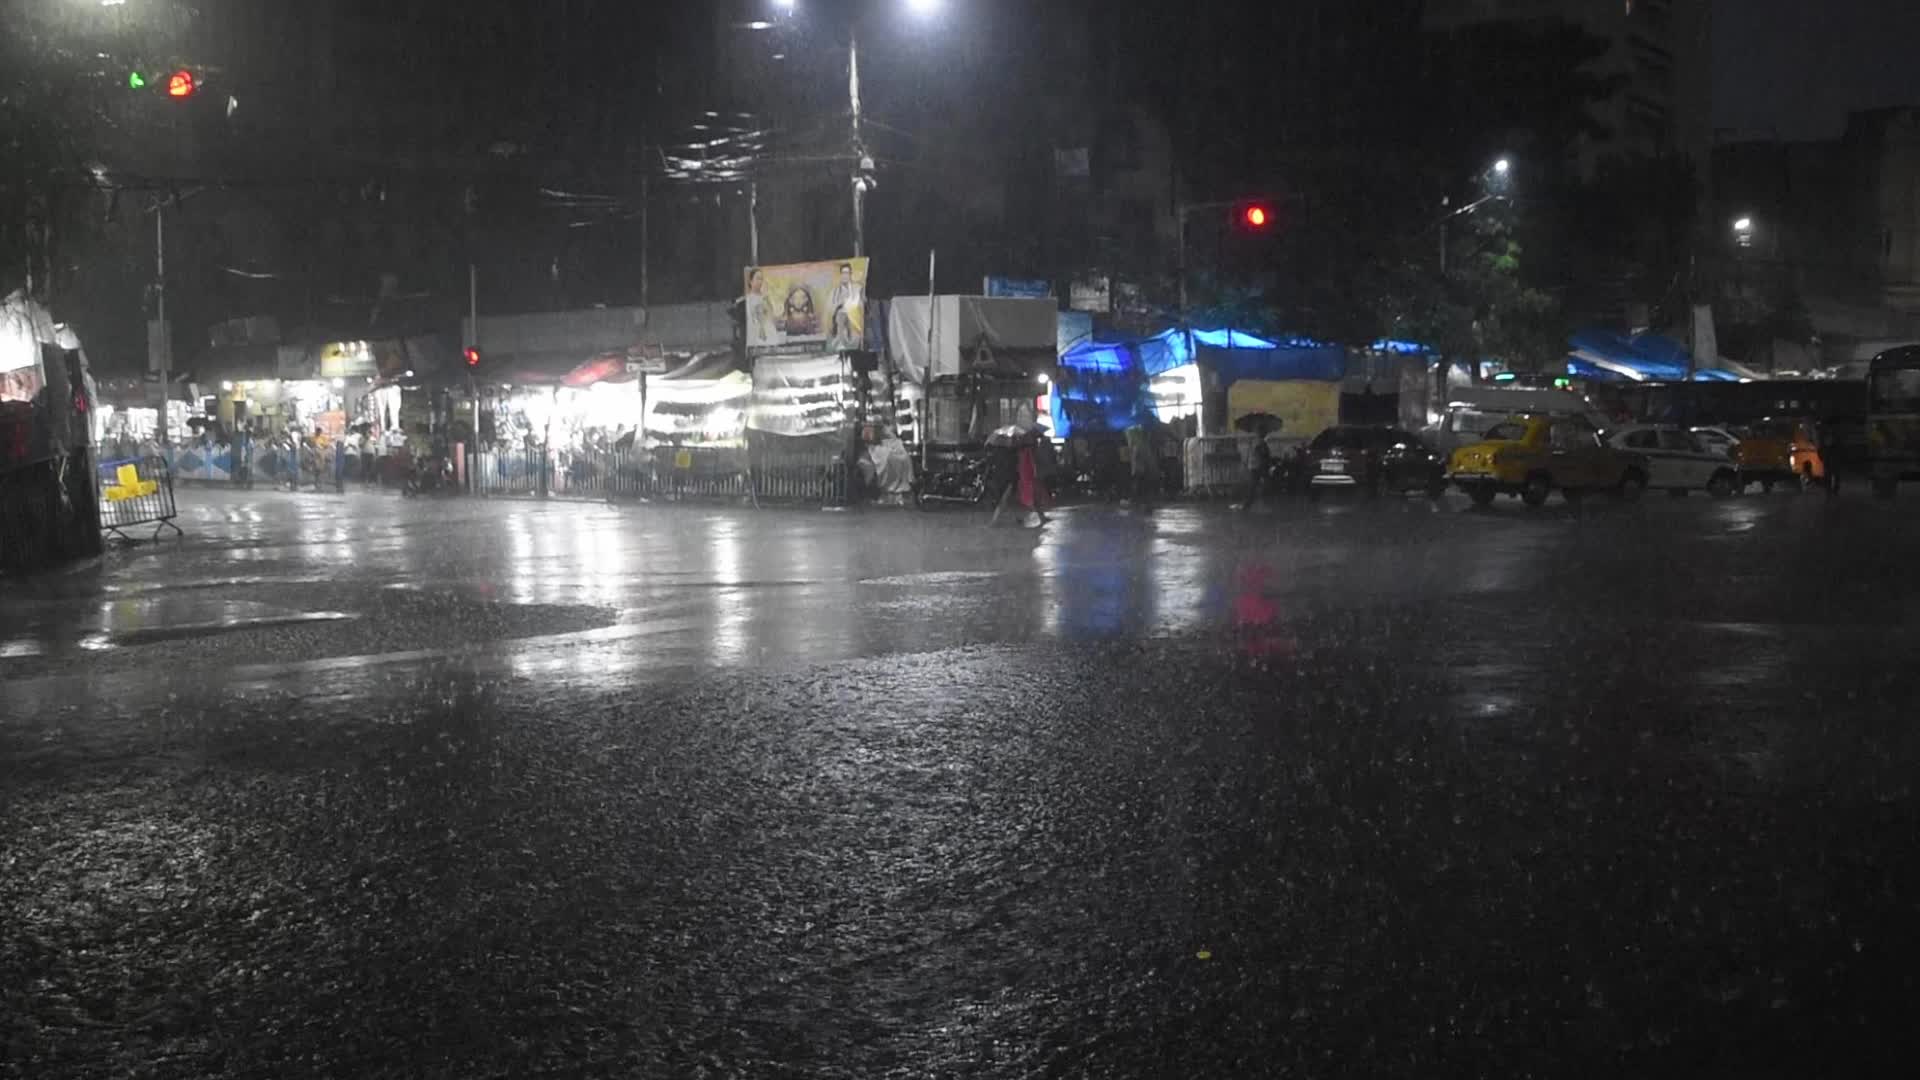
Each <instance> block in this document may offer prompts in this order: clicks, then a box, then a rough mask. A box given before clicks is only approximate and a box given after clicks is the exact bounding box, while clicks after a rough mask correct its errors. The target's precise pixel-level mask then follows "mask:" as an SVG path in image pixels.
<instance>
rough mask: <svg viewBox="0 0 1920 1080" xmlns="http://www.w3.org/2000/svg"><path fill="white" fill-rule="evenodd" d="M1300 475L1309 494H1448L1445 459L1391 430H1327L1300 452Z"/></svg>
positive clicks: (1405, 434) (1414, 439)
mask: <svg viewBox="0 0 1920 1080" xmlns="http://www.w3.org/2000/svg"><path fill="white" fill-rule="evenodd" d="M1299 469H1300V471H1299V476H1300V477H1301V478H1302V479H1303V480H1304V481H1305V482H1306V485H1307V493H1308V494H1310V495H1317V494H1319V493H1321V492H1324V491H1343V490H1344V491H1355V490H1358V491H1365V492H1367V493H1368V494H1370V495H1378V494H1380V493H1382V492H1389V491H1391V492H1405V491H1420V492H1425V493H1426V494H1428V495H1430V496H1432V497H1434V498H1439V497H1440V496H1441V495H1443V494H1445V493H1446V490H1447V475H1446V473H1447V470H1446V461H1445V459H1444V458H1442V457H1441V456H1440V455H1439V454H1437V453H1435V452H1434V451H1433V449H1432V448H1431V447H1429V446H1428V445H1427V444H1426V443H1425V442H1423V441H1421V439H1420V437H1419V436H1418V435H1415V434H1413V433H1412V432H1410V431H1402V430H1400V429H1399V428H1389V427H1354V426H1340V427H1330V428H1328V429H1326V430H1325V431H1322V432H1321V433H1320V434H1319V435H1316V436H1315V437H1314V438H1313V440H1312V441H1311V442H1309V443H1307V445H1306V447H1305V449H1303V450H1302V451H1301V454H1300V462H1299Z"/></svg>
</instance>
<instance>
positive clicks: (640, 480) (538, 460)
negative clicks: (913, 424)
mask: <svg viewBox="0 0 1920 1080" xmlns="http://www.w3.org/2000/svg"><path fill="white" fill-rule="evenodd" d="M468 462H469V469H470V472H471V476H470V484H471V488H472V490H473V492H474V493H475V494H477V495H484V496H516V495H518V496H551V497H554V498H568V499H605V500H619V499H672V500H720V501H727V500H741V501H754V502H760V501H767V502H794V503H815V504H819V505H823V506H825V505H838V504H840V503H844V502H845V501H846V498H847V472H846V466H845V464H844V463H843V462H842V461H840V460H839V459H838V458H837V457H835V456H832V455H827V454H823V453H821V452H820V451H819V450H818V449H816V448H814V447H808V448H807V449H804V450H800V451H769V450H765V449H753V450H749V449H747V448H745V447H712V446H680V447H675V446H659V447H652V448H649V449H638V448H634V449H622V450H573V449H544V448H541V447H532V448H524V449H521V448H516V449H506V450H483V451H481V452H479V453H477V454H473V455H471V456H469V458H468Z"/></svg>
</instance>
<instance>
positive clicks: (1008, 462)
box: [987, 417, 1052, 527]
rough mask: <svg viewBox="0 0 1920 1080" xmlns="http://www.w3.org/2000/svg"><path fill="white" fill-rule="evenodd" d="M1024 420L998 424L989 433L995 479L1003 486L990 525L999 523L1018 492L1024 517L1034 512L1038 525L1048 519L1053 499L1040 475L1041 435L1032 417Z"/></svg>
mask: <svg viewBox="0 0 1920 1080" xmlns="http://www.w3.org/2000/svg"><path fill="white" fill-rule="evenodd" d="M1023 421H1024V422H1022V423H1018V424H1010V425H1008V426H1006V427H1003V428H999V429H997V430H996V431H994V433H993V434H992V435H989V436H988V437H987V446H988V447H989V448H990V449H991V450H992V451H993V453H994V459H995V468H994V481H993V482H994V484H995V485H996V486H997V487H998V488H999V489H1000V498H999V499H998V500H996V501H995V503H994V507H993V518H992V520H990V521H989V522H988V523H987V524H988V526H989V527H991V526H994V525H998V524H1000V515H1001V513H1002V512H1004V511H1005V510H1006V508H1007V503H1008V502H1010V501H1012V500H1013V499H1014V498H1015V497H1016V496H1017V497H1018V498H1019V500H1020V505H1021V507H1022V509H1023V513H1022V515H1021V516H1022V518H1024V517H1025V516H1026V514H1027V513H1031V514H1033V515H1035V516H1036V517H1037V518H1038V519H1039V521H1038V523H1037V526H1038V525H1045V524H1046V523H1047V507H1048V506H1049V505H1051V503H1052V499H1051V497H1050V496H1049V495H1048V492H1047V486H1046V482H1045V481H1044V479H1043V478H1042V477H1041V475H1040V472H1041V469H1040V458H1039V453H1038V449H1039V445H1040V436H1039V433H1038V432H1037V431H1036V430H1035V427H1034V424H1033V422H1032V420H1031V419H1030V418H1026V417H1023ZM1037 526H1036V527H1037Z"/></svg>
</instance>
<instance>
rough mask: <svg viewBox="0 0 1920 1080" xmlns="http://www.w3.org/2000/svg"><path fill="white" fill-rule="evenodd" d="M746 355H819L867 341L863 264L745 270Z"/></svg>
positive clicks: (855, 261) (841, 262) (852, 261)
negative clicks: (788, 353)
mask: <svg viewBox="0 0 1920 1080" xmlns="http://www.w3.org/2000/svg"><path fill="white" fill-rule="evenodd" d="M745 295H746V307H747V310H746V321H747V351H748V352H749V353H753V354H769V353H781V352H795V353H822V352H836V351H839V350H842V349H858V348H861V347H862V344H863V343H864V342H865V340H866V330H867V260H866V259H864V258H860V259H836V260H833V261H831V262H815V263H795V264H792V265H788V266H749V267H747V272H746V294H745Z"/></svg>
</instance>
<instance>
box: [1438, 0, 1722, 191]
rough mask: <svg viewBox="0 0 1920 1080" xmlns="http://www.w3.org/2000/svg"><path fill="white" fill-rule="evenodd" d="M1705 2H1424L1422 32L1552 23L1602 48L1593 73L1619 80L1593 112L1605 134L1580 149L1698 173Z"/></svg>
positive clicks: (1707, 117)
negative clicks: (1678, 162) (1582, 33)
mask: <svg viewBox="0 0 1920 1080" xmlns="http://www.w3.org/2000/svg"><path fill="white" fill-rule="evenodd" d="M1710 7H1711V5H1710V2H1709V0H1427V7H1426V17H1425V23H1426V27H1427V29H1428V30H1429V31H1433V32H1449V31H1456V30H1462V29H1466V28H1470V27H1473V26H1477V25H1484V24H1486V23H1492V22H1523V21H1528V20H1551V19H1558V20H1563V21H1566V22H1570V23H1573V24H1575V25H1577V26H1580V27H1581V28H1583V29H1585V30H1587V31H1588V32H1589V33H1592V34H1594V35H1595V36H1597V37H1600V38H1602V39H1604V40H1606V41H1607V42H1609V43H1610V47H1609V49H1608V52H1607V54H1606V57H1605V58H1604V59H1603V60H1602V61H1601V63H1600V64H1599V65H1597V67H1596V70H1595V73H1596V74H1600V75H1604V76H1612V77H1615V78H1617V79H1618V80H1619V89H1618V90H1617V91H1616V92H1615V93H1614V94H1613V95H1612V97H1611V98H1610V99H1609V100H1608V101H1606V102H1605V103H1603V104H1602V105H1600V106H1599V107H1598V108H1597V109H1596V119H1598V120H1599V121H1600V122H1601V123H1602V124H1603V125H1604V126H1605V127H1606V128H1607V130H1608V132H1609V133H1610V134H1609V135H1608V137H1607V138H1605V139H1604V140H1598V141H1596V142H1595V143H1593V144H1592V145H1590V146H1588V147H1587V148H1586V150H1585V152H1584V153H1583V158H1584V159H1585V160H1586V161H1588V162H1589V163H1590V162H1592V161H1593V160H1596V159H1598V158H1601V157H1606V156H1608V155H1610V154H1649V155H1651V154H1661V153H1674V152H1677V153H1682V154H1685V155H1686V156H1687V157H1689V158H1690V159H1692V160H1693V162H1694V163H1695V165H1696V167H1697V168H1699V169H1700V170H1701V171H1702V174H1703V175H1704V173H1705V170H1706V168H1707V166H1708V164H1709V158H1710V155H1711V153H1712V140H1713V131H1712V118H1711V111H1710V110H1711V100H1710V96H1711V79H1710V69H1709V65H1710V63H1711V55H1712V54H1711V49H1710V30H1711V25H1712V24H1711V18H1712V15H1711V11H1710Z"/></svg>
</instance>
